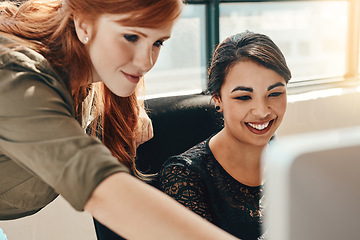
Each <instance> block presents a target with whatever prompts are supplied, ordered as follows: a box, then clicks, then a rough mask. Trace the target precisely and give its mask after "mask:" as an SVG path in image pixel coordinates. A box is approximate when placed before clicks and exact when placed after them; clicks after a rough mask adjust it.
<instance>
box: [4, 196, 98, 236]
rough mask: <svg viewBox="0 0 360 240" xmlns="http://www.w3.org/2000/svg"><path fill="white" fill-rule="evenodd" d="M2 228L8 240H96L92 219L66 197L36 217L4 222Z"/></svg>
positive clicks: (60, 198) (53, 203)
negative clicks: (76, 209)
mask: <svg viewBox="0 0 360 240" xmlns="http://www.w3.org/2000/svg"><path fill="white" fill-rule="evenodd" d="M0 228H1V229H3V231H4V233H5V234H6V235H7V239H8V240H96V235H95V229H94V224H93V222H92V218H91V216H90V215H89V214H88V213H86V212H77V211H75V210H74V209H73V208H72V207H71V206H70V204H69V203H67V202H66V201H65V200H64V199H63V198H62V197H58V198H57V199H55V200H54V201H53V202H52V203H51V204H49V205H48V206H46V207H45V208H44V209H42V210H41V211H40V212H38V213H36V214H34V215H32V216H29V217H25V218H20V219H17V220H11V221H0Z"/></svg>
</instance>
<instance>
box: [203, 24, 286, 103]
mask: <svg viewBox="0 0 360 240" xmlns="http://www.w3.org/2000/svg"><path fill="white" fill-rule="evenodd" d="M240 61H254V62H255V63H258V64H260V65H261V66H264V67H266V68H269V69H272V70H274V71H275V72H277V73H278V74H279V75H280V76H282V77H283V78H284V79H285V81H286V83H287V82H288V81H289V80H290V79H291V72H290V69H289V68H288V66H287V64H286V61H285V57H284V55H283V54H282V52H281V50H280V49H279V47H278V46H277V45H276V44H275V43H274V42H273V41H272V40H271V39H270V38H269V37H268V36H266V35H264V34H259V33H253V32H249V31H246V32H243V33H239V34H236V35H233V36H231V37H228V38H226V39H225V40H224V41H223V42H222V43H220V44H219V45H218V46H217V47H216V48H215V51H214V55H213V58H212V61H211V66H210V68H209V72H208V73H209V74H208V76H209V78H208V89H207V90H208V92H209V93H210V94H211V95H213V96H214V95H218V96H220V90H221V86H222V85H223V83H224V80H225V77H226V75H227V74H228V72H229V70H230V68H231V67H232V66H233V65H234V64H235V63H237V62H240Z"/></svg>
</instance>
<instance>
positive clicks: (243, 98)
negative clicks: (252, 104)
mask: <svg viewBox="0 0 360 240" xmlns="http://www.w3.org/2000/svg"><path fill="white" fill-rule="evenodd" d="M235 99H238V100H241V101H247V100H250V99H251V97H250V96H239V97H236V98H235Z"/></svg>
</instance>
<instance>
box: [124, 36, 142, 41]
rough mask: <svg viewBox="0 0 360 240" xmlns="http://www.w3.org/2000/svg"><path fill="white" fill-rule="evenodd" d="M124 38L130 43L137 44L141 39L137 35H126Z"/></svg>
mask: <svg viewBox="0 0 360 240" xmlns="http://www.w3.org/2000/svg"><path fill="white" fill-rule="evenodd" d="M124 38H125V39H126V40H127V41H129V42H136V41H137V40H138V39H139V37H138V36H137V35H131V34H125V35H124Z"/></svg>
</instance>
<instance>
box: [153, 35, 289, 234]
mask: <svg viewBox="0 0 360 240" xmlns="http://www.w3.org/2000/svg"><path fill="white" fill-rule="evenodd" d="M290 78H291V73H290V70H289V69H288V67H287V65H286V61H285V58H284V56H283V54H282V53H281V51H280V49H279V48H278V47H277V46H276V45H275V43H274V42H273V41H272V40H271V39H270V38H269V37H268V36H266V35H263V34H257V33H252V32H244V33H240V34H236V35H234V36H231V37H229V38H227V39H226V40H224V41H223V42H222V43H221V44H219V46H218V47H217V48H216V50H215V53H214V56H213V59H212V64H211V67H210V69H209V81H208V91H209V93H210V94H211V95H212V97H213V100H214V103H215V108H216V110H217V111H218V112H220V113H221V114H222V116H223V121H224V127H223V129H222V130H221V131H220V132H218V133H217V134H215V135H213V136H210V137H209V138H208V139H207V140H205V141H203V142H201V143H199V144H198V145H196V146H194V147H193V148H191V149H189V150H188V151H186V152H185V153H183V154H180V155H178V156H173V157H171V158H170V159H169V160H168V161H167V162H166V163H165V164H164V166H163V168H162V171H161V173H160V180H161V187H162V190H163V191H164V192H165V193H167V194H168V195H170V196H172V197H173V198H174V199H176V200H177V201H179V202H180V203H182V204H183V205H185V206H186V207H187V208H189V209H191V210H192V211H194V212H196V213H197V214H198V215H200V216H202V217H203V218H205V219H207V220H209V221H210V222H212V223H214V224H215V225H217V226H219V227H220V228H222V229H224V230H226V231H227V232H229V233H231V234H233V235H234V236H236V237H238V238H240V239H263V238H264V235H263V231H262V222H263V208H264V199H263V195H262V193H263V187H264V179H263V176H262V175H261V173H262V169H261V168H262V167H263V166H262V165H261V154H262V152H263V150H264V149H265V148H266V146H267V144H268V142H269V141H270V139H271V137H272V136H273V135H274V133H275V131H276V129H277V128H278V127H279V126H280V123H281V121H282V119H283V116H284V114H285V110H286V102H287V97H286V85H287V83H288V81H289V80H290Z"/></svg>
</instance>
